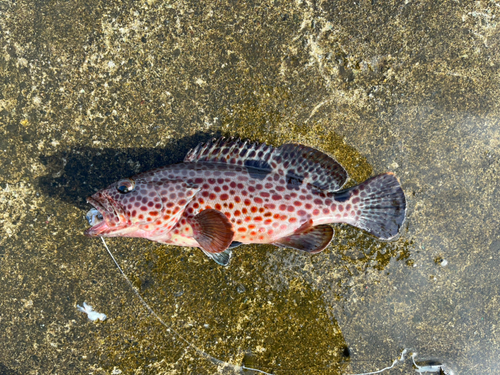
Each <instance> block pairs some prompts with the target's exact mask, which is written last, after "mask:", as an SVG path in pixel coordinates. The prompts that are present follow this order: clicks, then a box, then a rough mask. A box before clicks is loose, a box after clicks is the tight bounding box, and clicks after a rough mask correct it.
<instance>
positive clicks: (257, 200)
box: [253, 197, 264, 204]
mask: <svg viewBox="0 0 500 375" xmlns="http://www.w3.org/2000/svg"><path fill="white" fill-rule="evenodd" d="M253 200H254V202H255V203H257V204H262V203H264V201H263V200H262V198H259V197H255V198H254V199H253Z"/></svg>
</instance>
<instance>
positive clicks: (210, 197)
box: [208, 193, 217, 200]
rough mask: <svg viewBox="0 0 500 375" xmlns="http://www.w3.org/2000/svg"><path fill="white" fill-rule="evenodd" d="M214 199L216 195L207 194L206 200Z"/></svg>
mask: <svg viewBox="0 0 500 375" xmlns="http://www.w3.org/2000/svg"><path fill="white" fill-rule="evenodd" d="M215 198H217V195H215V194H214V193H211V194H209V196H208V199H212V200H213V199H215Z"/></svg>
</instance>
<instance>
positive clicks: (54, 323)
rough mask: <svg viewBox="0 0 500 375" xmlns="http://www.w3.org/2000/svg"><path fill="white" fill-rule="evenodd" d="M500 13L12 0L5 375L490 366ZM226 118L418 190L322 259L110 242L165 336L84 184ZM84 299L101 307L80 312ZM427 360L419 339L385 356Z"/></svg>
mask: <svg viewBox="0 0 500 375" xmlns="http://www.w3.org/2000/svg"><path fill="white" fill-rule="evenodd" d="M499 12H500V4H497V3H495V2H493V1H489V2H486V1H484V2H473V1H469V2H455V1H449V2H440V3H439V4H437V3H436V4H433V3H429V2H414V1H409V2H395V3H391V4H386V3H383V2H381V1H359V2H349V3H347V2H330V1H328V2H327V1H325V2H307V1H296V2H293V3H292V2H278V1H270V2H265V3H262V2H230V1H227V2H210V3H203V4H199V2H194V1H193V2H186V1H179V2H173V1H171V2H161V1H154V0H150V1H142V2H140V1H137V2H132V1H100V0H91V1H85V2H84V1H71V0H70V1H15V2H13V1H4V2H2V3H0V14H1V16H0V46H1V49H0V77H1V81H0V88H1V90H0V165H1V167H2V168H1V171H0V188H1V189H0V233H1V237H0V279H1V283H0V293H1V296H2V298H1V299H0V373H2V374H36V373H38V374H52V373H54V374H55V373H64V374H80V373H93V374H111V373H114V374H118V373H120V371H121V373H124V374H132V373H134V374H162V373H165V374H174V373H178V374H183V373H193V374H213V373H216V372H220V373H234V372H238V371H240V372H245V373H252V372H251V371H247V370H242V369H241V368H240V369H238V366H246V367H251V368H256V369H260V370H262V371H266V372H268V373H275V374H295V373H308V374H353V373H361V372H368V371H375V370H378V369H380V368H383V367H386V366H389V365H390V364H391V363H392V362H393V360H394V359H396V358H397V357H398V355H400V354H401V352H402V350H403V349H404V348H407V349H409V353H410V352H411V353H418V355H417V356H416V358H417V359H422V360H423V359H435V360H437V361H441V362H443V363H446V364H447V365H448V366H450V368H452V369H453V370H454V372H455V373H456V374H478V373H481V374H497V373H498V371H499V360H498V358H499V357H500V352H499V349H498V339H499V332H498V326H499V323H500V322H499V317H498V310H499V300H498V292H499V291H498V285H500V276H499V275H498V271H497V270H498V267H499V260H498V259H499V257H498V252H499V251H500V230H499V228H500V226H499V221H500V219H499V217H500V215H499V214H500V188H499V187H498V185H499V182H500V181H499V177H498V176H499V170H500V151H499V146H500V130H499V121H498V118H499V106H498V97H499V91H500V89H499V88H500V85H499V83H500V82H499V75H498V68H499V60H500V53H499V52H500V51H499V33H498V31H497V20H498V17H499ZM214 135H215V136H218V135H226V136H240V137H243V138H251V139H253V140H256V141H261V142H267V143H270V144H273V145H280V144H283V143H286V142H298V143H304V144H307V145H309V146H313V147H317V148H319V149H321V150H323V151H326V152H328V153H329V154H331V155H333V156H335V157H336V158H337V159H338V160H339V161H340V162H341V163H342V164H343V165H344V166H345V167H346V169H347V170H348V172H349V174H350V176H351V179H352V180H351V182H350V183H351V184H354V183H355V182H360V181H363V180H364V179H366V178H368V177H369V176H371V175H374V174H376V173H381V172H385V171H393V172H394V173H396V175H397V176H398V177H399V178H400V180H401V182H402V185H403V187H404V189H405V192H406V194H407V198H408V220H407V222H406V225H405V227H404V228H403V230H402V234H401V236H400V237H399V238H398V239H397V240H395V241H392V242H387V243H386V242H381V241H377V240H376V239H374V238H372V237H370V236H368V235H367V234H365V233H363V232H361V231H359V230H356V229H354V228H351V227H349V226H347V225H338V226H335V232H336V237H335V239H334V241H333V242H332V244H331V245H330V246H329V247H328V248H327V249H326V250H325V251H324V252H323V253H321V254H318V255H315V256H313V257H309V256H304V255H303V254H300V253H299V252H297V251H293V250H283V249H277V248H275V247H272V246H243V247H240V248H238V249H237V251H236V252H235V253H236V255H235V258H234V259H233V261H232V263H231V266H230V267H229V268H221V267H218V266H216V265H215V264H214V263H213V262H211V261H209V260H208V259H206V258H205V257H204V256H203V254H202V253H201V252H200V251H199V250H197V249H186V248H176V247H167V246H162V245H159V244H155V243H151V242H147V241H141V240H133V239H112V240H109V242H108V243H109V246H110V248H111V250H112V251H113V253H114V254H115V256H116V257H117V260H118V261H119V262H120V264H121V265H122V267H123V269H124V271H125V273H126V274H127V275H128V276H129V277H130V279H131V280H132V283H133V285H134V286H135V287H137V288H138V290H139V292H140V293H141V295H142V296H143V298H144V299H145V300H146V301H147V302H148V304H150V306H151V307H152V308H153V310H154V311H155V312H156V313H157V314H158V315H159V316H160V317H161V318H162V319H163V320H164V321H165V322H166V324H167V325H168V326H169V327H170V328H171V329H170V330H168V329H167V328H165V327H164V326H162V325H161V324H160V323H159V322H158V321H157V320H156V319H155V318H154V317H152V316H151V315H150V314H148V312H147V310H146V309H145V308H144V307H143V306H142V304H141V302H140V301H139V299H138V298H137V297H136V296H135V295H134V294H133V292H132V289H131V288H130V286H129V285H128V284H127V282H126V280H125V279H124V278H123V277H122V276H121V275H120V273H119V271H118V270H117V269H116V267H115V265H114V264H113V262H112V260H111V259H110V257H109V255H107V253H106V251H105V249H104V248H103V245H102V243H101V242H100V241H99V240H98V239H88V238H85V237H83V235H82V233H83V231H84V229H85V228H86V227H87V224H86V222H85V220H84V218H83V216H84V214H85V212H86V210H87V209H88V206H87V205H86V204H85V197H86V196H87V195H89V194H90V193H92V192H93V191H95V190H96V189H99V188H102V187H104V186H106V185H107V184H108V183H109V182H111V181H114V180H116V179H118V178H120V177H124V176H128V175H131V174H134V173H136V172H139V171H144V170H147V169H149V168H151V167H154V166H160V165H164V164H168V163H175V162H178V161H180V160H182V158H183V156H184V155H185V153H186V152H187V150H189V148H190V147H193V146H195V145H196V144H197V143H198V142H199V141H204V140H207V139H209V138H210V137H212V136H214ZM84 301H86V302H87V303H89V304H90V305H92V306H93V307H94V308H95V309H96V310H97V311H99V312H103V313H105V314H106V315H107V317H108V319H107V320H105V321H104V322H90V321H89V320H88V319H87V318H86V316H85V314H83V313H81V312H79V311H78V310H77V308H76V305H77V304H79V305H81V304H82V303H83V302H84ZM174 331H175V332H174ZM176 332H177V333H178V334H180V335H181V336H182V338H184V339H186V340H188V341H189V342H190V343H191V344H192V345H191V346H188V345H187V344H186V343H185V342H184V341H183V339H182V338H180V337H179V335H178V334H177V333H176ZM193 345H194V346H196V347H197V348H198V349H200V350H202V351H204V352H206V353H209V354H210V355H211V356H212V357H215V358H217V359H219V360H221V361H224V362H227V363H226V364H224V363H215V364H214V363H213V361H210V360H209V359H207V358H206V357H204V356H203V355H200V353H199V352H198V351H197V350H196V349H194V347H193ZM229 363H230V364H232V365H233V366H232V367H231V366H230V365H229ZM413 371H414V369H413V368H412V362H411V360H410V359H409V357H408V355H407V356H406V360H404V361H402V362H401V363H398V364H397V366H395V367H394V368H393V369H392V370H390V371H387V372H386V373H413Z"/></svg>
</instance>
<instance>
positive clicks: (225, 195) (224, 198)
mask: <svg viewBox="0 0 500 375" xmlns="http://www.w3.org/2000/svg"><path fill="white" fill-rule="evenodd" d="M228 199H229V195H227V194H221V195H220V200H221V201H225V200H228Z"/></svg>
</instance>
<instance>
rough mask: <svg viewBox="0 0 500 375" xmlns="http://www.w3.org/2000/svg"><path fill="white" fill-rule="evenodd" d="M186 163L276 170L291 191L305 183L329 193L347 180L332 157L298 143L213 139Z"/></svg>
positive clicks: (201, 145) (250, 169) (342, 170)
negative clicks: (270, 143)
mask: <svg viewBox="0 0 500 375" xmlns="http://www.w3.org/2000/svg"><path fill="white" fill-rule="evenodd" d="M184 162H185V163H189V162H194V163H227V164H233V165H241V166H246V167H247V168H248V169H249V172H250V173H251V174H252V170H253V171H259V170H262V171H266V172H270V171H276V172H277V173H279V174H281V175H283V176H285V177H286V181H287V184H288V185H289V187H290V188H294V186H295V185H296V186H297V187H298V186H299V185H301V184H302V183H306V184H310V185H312V186H314V187H316V188H318V189H321V190H327V191H336V190H339V189H340V188H341V187H342V186H343V185H344V183H345V181H346V180H347V172H346V170H345V169H344V168H343V167H342V166H341V165H340V164H339V163H338V162H337V161H336V160H335V159H333V158H332V157H331V156H329V155H327V154H325V153H323V152H321V151H318V150H316V149H314V148H311V147H307V146H303V145H299V144H292V143H289V144H284V145H283V146H280V147H278V148H274V147H273V146H269V145H266V144H264V143H250V142H248V141H242V140H240V139H235V138H228V139H226V138H219V139H213V140H211V141H208V142H206V143H200V144H199V145H198V146H196V147H195V148H194V149H192V150H191V151H189V152H188V153H187V155H186V157H185V158H184Z"/></svg>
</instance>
